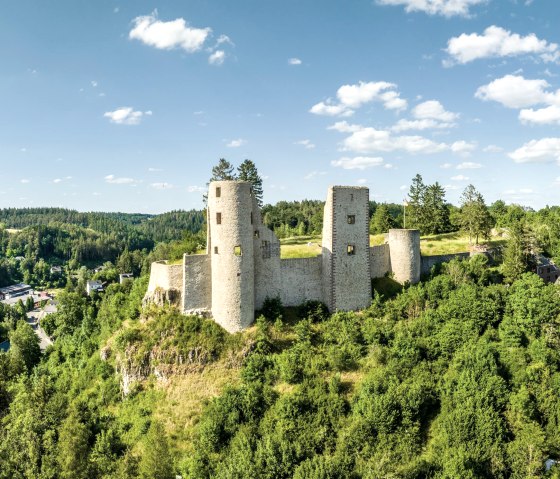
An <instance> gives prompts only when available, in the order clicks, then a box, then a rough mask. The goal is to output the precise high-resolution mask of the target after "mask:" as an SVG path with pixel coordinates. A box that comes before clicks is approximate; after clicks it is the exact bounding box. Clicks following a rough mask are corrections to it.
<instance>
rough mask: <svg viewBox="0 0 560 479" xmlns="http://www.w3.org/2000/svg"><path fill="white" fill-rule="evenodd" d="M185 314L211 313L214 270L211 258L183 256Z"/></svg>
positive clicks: (196, 255)
mask: <svg viewBox="0 0 560 479" xmlns="http://www.w3.org/2000/svg"><path fill="white" fill-rule="evenodd" d="M183 267H184V272H183V298H182V299H183V312H184V313H186V314H189V313H198V312H202V311H210V308H211V307H212V269H211V266H210V256H209V255H207V254H194V255H187V254H186V255H184V256H183Z"/></svg>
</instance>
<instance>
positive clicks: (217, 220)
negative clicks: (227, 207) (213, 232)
mask: <svg viewBox="0 0 560 479" xmlns="http://www.w3.org/2000/svg"><path fill="white" fill-rule="evenodd" d="M216 224H217V225H221V224H222V213H216Z"/></svg>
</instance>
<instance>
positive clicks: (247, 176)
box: [237, 160, 263, 207]
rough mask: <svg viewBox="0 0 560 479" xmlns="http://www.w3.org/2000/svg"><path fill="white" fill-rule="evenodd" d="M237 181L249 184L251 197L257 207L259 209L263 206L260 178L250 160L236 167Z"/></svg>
mask: <svg viewBox="0 0 560 479" xmlns="http://www.w3.org/2000/svg"><path fill="white" fill-rule="evenodd" d="M237 179H238V180H242V181H248V182H249V183H251V190H252V192H253V196H254V197H255V199H256V200H257V205H258V206H259V207H261V206H262V204H263V187H262V178H261V177H260V176H259V172H258V171H257V167H256V166H255V164H254V163H253V162H252V161H251V160H244V161H243V163H241V164H240V165H239V166H238V167H237Z"/></svg>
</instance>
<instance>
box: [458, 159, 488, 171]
mask: <svg viewBox="0 0 560 479" xmlns="http://www.w3.org/2000/svg"><path fill="white" fill-rule="evenodd" d="M478 168H482V165H481V164H480V163H473V162H472V161H463V163H460V164H459V165H457V169H458V170H476V169H478Z"/></svg>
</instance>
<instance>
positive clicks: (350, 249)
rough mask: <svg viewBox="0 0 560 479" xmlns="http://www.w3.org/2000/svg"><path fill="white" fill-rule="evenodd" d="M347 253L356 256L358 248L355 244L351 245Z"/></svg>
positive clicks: (347, 248)
mask: <svg viewBox="0 0 560 479" xmlns="http://www.w3.org/2000/svg"><path fill="white" fill-rule="evenodd" d="M346 252H347V253H348V254H349V255H353V254H356V247H355V246H354V245H353V244H349V245H348V246H347V247H346Z"/></svg>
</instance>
